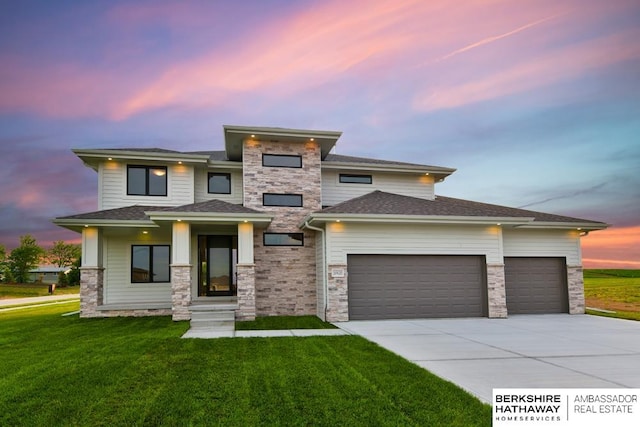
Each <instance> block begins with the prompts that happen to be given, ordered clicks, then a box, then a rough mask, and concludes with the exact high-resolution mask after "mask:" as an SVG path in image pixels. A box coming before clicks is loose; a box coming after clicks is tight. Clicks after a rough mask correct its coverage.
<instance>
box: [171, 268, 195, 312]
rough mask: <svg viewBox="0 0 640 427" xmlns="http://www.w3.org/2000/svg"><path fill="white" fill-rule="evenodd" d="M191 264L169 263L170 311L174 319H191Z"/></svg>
mask: <svg viewBox="0 0 640 427" xmlns="http://www.w3.org/2000/svg"><path fill="white" fill-rule="evenodd" d="M190 304H191V265H190V264H172V265H171V312H172V318H173V320H174V321H178V320H191V310H189V305H190Z"/></svg>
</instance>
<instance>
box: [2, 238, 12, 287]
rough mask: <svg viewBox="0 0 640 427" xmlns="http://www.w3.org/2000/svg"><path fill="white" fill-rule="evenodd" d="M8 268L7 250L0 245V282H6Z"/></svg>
mask: <svg viewBox="0 0 640 427" xmlns="http://www.w3.org/2000/svg"><path fill="white" fill-rule="evenodd" d="M9 276H10V274H9V268H8V265H7V248H5V247H4V245H0V282H7V281H8V279H9Z"/></svg>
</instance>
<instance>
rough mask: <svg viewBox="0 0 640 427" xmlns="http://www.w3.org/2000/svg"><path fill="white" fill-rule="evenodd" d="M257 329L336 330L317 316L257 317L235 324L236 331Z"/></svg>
mask: <svg viewBox="0 0 640 427" xmlns="http://www.w3.org/2000/svg"><path fill="white" fill-rule="evenodd" d="M258 329H267V330H268V329H337V328H336V327H335V326H333V325H332V324H331V323H327V322H323V321H322V320H320V319H319V318H318V317H317V316H272V317H258V318H256V320H252V321H245V322H236V330H237V331H251V330H258Z"/></svg>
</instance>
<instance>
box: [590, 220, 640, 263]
mask: <svg viewBox="0 0 640 427" xmlns="http://www.w3.org/2000/svg"><path fill="white" fill-rule="evenodd" d="M582 258H583V264H584V266H585V268H640V225H637V226H633V227H620V228H615V227H612V228H610V229H607V230H602V231H596V232H592V233H590V234H589V235H588V236H587V237H583V238H582Z"/></svg>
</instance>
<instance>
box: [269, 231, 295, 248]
mask: <svg viewBox="0 0 640 427" xmlns="http://www.w3.org/2000/svg"><path fill="white" fill-rule="evenodd" d="M262 243H263V244H264V246H304V233H264V234H263V235H262Z"/></svg>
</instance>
